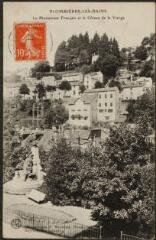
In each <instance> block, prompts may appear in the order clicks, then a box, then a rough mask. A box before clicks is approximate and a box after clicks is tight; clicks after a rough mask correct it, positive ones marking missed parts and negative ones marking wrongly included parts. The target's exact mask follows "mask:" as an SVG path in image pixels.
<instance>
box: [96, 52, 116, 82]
mask: <svg viewBox="0 0 156 240" xmlns="http://www.w3.org/2000/svg"><path fill="white" fill-rule="evenodd" d="M96 64H97V65H99V69H100V71H101V72H102V73H103V74H104V75H105V76H107V77H112V76H115V74H116V72H117V69H118V67H119V61H118V59H117V57H116V56H114V55H107V56H105V57H104V58H99V59H98V60H97V63H96Z"/></svg>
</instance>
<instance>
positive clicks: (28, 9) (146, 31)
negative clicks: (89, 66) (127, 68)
mask: <svg viewBox="0 0 156 240" xmlns="http://www.w3.org/2000/svg"><path fill="white" fill-rule="evenodd" d="M3 7H4V9H3V10H4V11H3V12H4V14H3V25H4V27H3V39H4V41H3V42H4V43H3V63H4V64H3V66H4V75H5V73H6V72H8V71H9V72H10V71H11V72H13V71H16V70H17V69H23V68H30V67H32V66H33V65H34V64H35V61H15V57H14V55H13V46H14V39H13V30H14V24H16V23H23V22H32V23H33V22H36V21H37V22H45V23H46V29H47V31H46V39H47V42H46V44H47V46H46V48H47V60H48V61H49V62H50V64H51V65H53V63H54V57H55V52H56V49H57V47H58V45H59V44H60V43H61V42H62V41H63V40H65V41H66V40H68V38H70V37H71V36H72V35H73V34H80V33H82V34H84V33H85V32H86V31H87V32H88V34H89V36H90V38H92V37H93V35H94V34H95V32H98V33H99V34H100V35H102V34H103V33H105V32H106V34H107V35H108V37H115V38H116V39H117V41H118V43H119V47H120V48H123V47H130V46H131V47H136V46H138V45H140V43H141V41H142V39H143V38H144V37H145V36H149V35H150V33H154V32H155V3H154V2H153V3H152V2H149V3H148V2H137V3H132V2H127V3H126V2H125V3H124V2H121V3H119V2H118V3H117V2H116V3H115V2H114V3H111V2H101V3H100V2H99V3H98V2H92V3H91V2H85V3H84V2H74V3H70V2H62V3H61V2H5V3H4V4H3ZM57 9H80V10H83V9H89V10H90V11H92V9H102V10H103V11H104V12H103V13H82V14H79V16H80V17H81V19H78V14H75V13H70V14H69V13H66V14H65V13H62V14H59V13H52V12H50V10H57ZM40 16H42V17H44V19H41V20H40V19H39V17H40ZM61 16H62V17H63V19H61ZM45 17H46V18H49V17H51V18H52V19H45ZM67 17H68V18H74V19H73V20H71V19H65V18H67ZM84 17H85V20H84V19H83V18H84ZM93 17H94V19H93ZM117 17H118V18H117ZM54 18H55V19H54ZM75 18H76V19H75ZM95 18H96V19H95ZM97 18H100V19H97Z"/></svg>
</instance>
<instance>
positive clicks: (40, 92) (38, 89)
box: [35, 83, 46, 99]
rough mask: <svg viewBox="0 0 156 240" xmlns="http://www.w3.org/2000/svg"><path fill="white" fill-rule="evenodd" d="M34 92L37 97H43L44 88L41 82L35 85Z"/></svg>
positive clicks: (44, 93) (44, 94)
mask: <svg viewBox="0 0 156 240" xmlns="http://www.w3.org/2000/svg"><path fill="white" fill-rule="evenodd" d="M35 90H36V92H37V93H38V98H39V99H43V97H45V96H46V89H45V87H44V86H43V84H41V83H39V84H37V85H36V89H35Z"/></svg>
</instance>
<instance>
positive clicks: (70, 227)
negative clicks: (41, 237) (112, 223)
mask: <svg viewBox="0 0 156 240" xmlns="http://www.w3.org/2000/svg"><path fill="white" fill-rule="evenodd" d="M4 221H5V222H6V223H9V224H11V225H12V226H13V227H14V228H18V227H25V228H31V229H35V230H39V231H43V232H47V233H52V234H54V235H58V236H62V237H68V238H73V237H74V238H81V239H92V238H94V239H99V238H102V236H101V229H100V227H93V226H91V227H89V226H86V225H83V224H80V223H77V222H75V221H70V222H69V221H67V222H66V221H64V220H63V221H62V219H56V218H53V217H47V216H40V215H37V214H33V213H32V214H31V213H27V212H25V211H21V210H15V209H11V208H7V209H5V214H4ZM108 240H114V239H113V238H109V239H108Z"/></svg>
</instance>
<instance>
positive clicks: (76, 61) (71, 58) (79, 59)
mask: <svg viewBox="0 0 156 240" xmlns="http://www.w3.org/2000/svg"><path fill="white" fill-rule="evenodd" d="M94 55H98V59H97V61H96V62H95V63H93V64H92V57H93V56H94ZM120 62H121V58H120V50H119V46H118V42H117V40H116V39H115V38H113V39H112V38H110V39H109V38H108V36H107V34H106V33H104V34H103V35H102V36H99V35H98V33H95V35H94V37H93V38H92V39H90V38H89V35H88V33H87V32H86V33H85V34H84V35H83V34H79V35H78V36H77V35H73V36H72V37H71V38H70V39H69V40H68V41H63V42H62V43H61V44H60V45H59V46H58V49H57V51H56V54H55V70H56V71H64V70H73V69H75V68H77V69H78V68H81V67H82V66H84V65H86V66H89V67H88V68H87V67H86V70H88V71H90V70H101V71H102V72H103V73H104V74H105V75H108V76H109V75H110V76H111V75H114V74H115V73H116V70H117V68H118V66H119V65H120ZM104 66H106V67H104ZM112 66H113V67H112Z"/></svg>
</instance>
